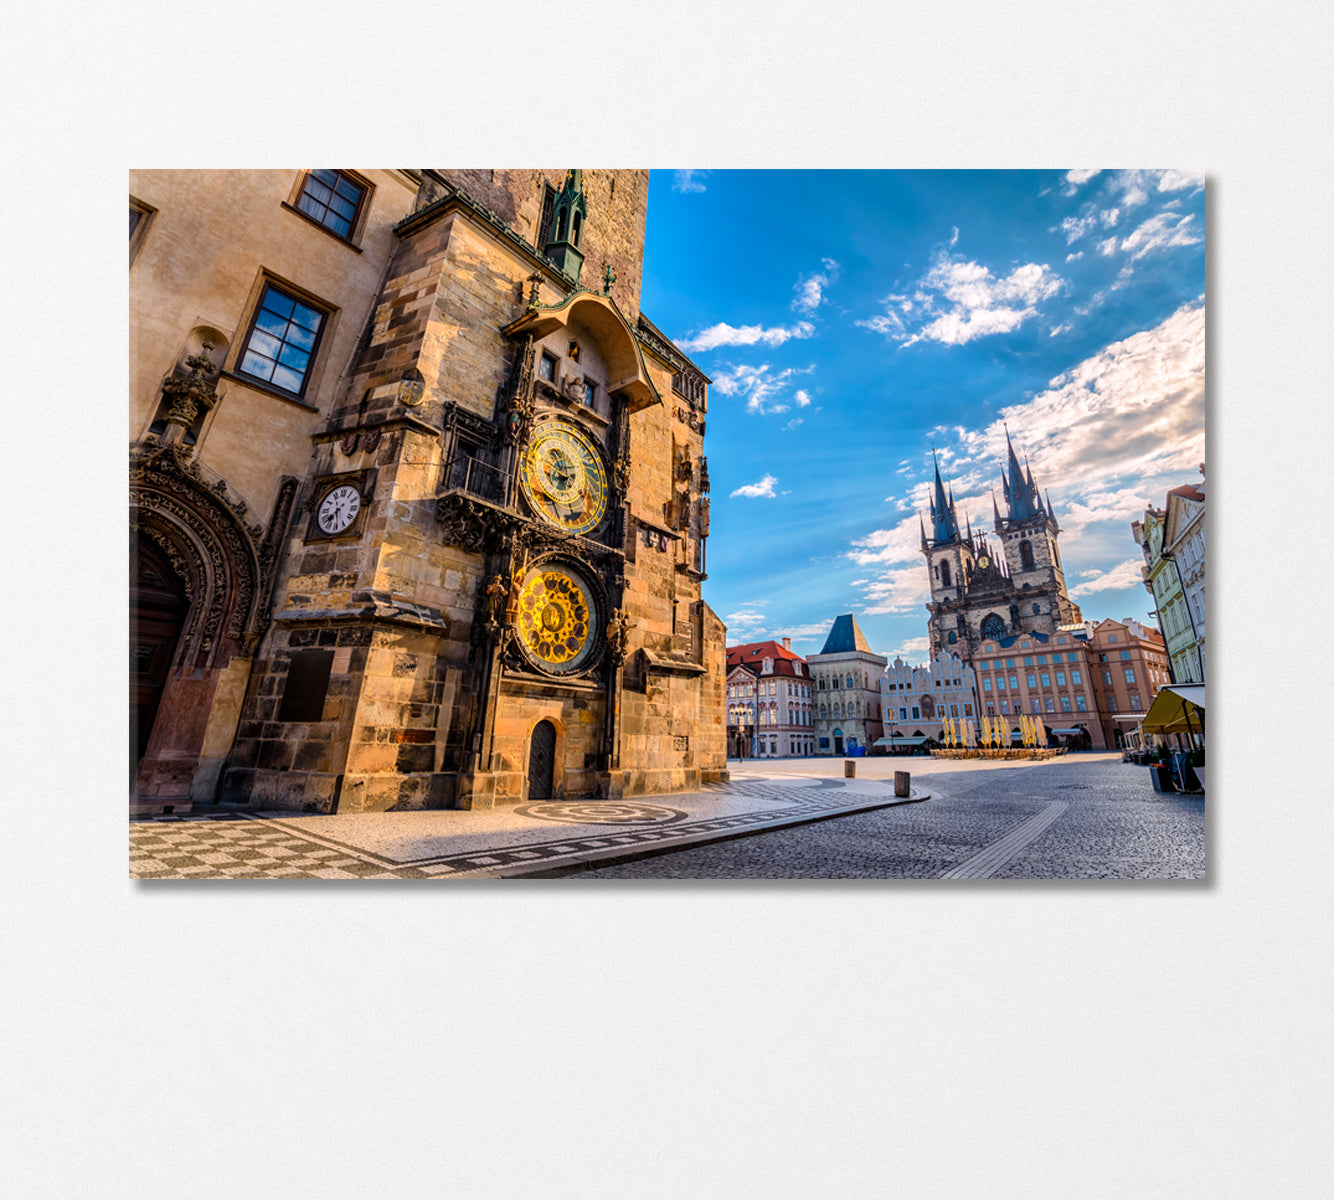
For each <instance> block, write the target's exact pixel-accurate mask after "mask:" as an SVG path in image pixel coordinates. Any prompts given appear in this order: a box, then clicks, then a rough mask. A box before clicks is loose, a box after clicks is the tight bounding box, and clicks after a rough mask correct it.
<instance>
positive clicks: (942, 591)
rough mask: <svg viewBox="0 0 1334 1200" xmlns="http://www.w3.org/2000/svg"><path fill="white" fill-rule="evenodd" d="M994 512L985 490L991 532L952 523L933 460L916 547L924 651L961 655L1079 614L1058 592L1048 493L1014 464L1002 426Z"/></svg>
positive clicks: (1060, 573) (1055, 533)
mask: <svg viewBox="0 0 1334 1200" xmlns="http://www.w3.org/2000/svg"><path fill="white" fill-rule="evenodd" d="M1005 445H1006V450H1007V453H1008V458H1009V461H1008V464H1007V468H1008V469H1007V471H1006V472H1005V474H1003V475H1002V476H1001V486H1002V489H1003V491H1004V495H1005V515H1004V516H1002V515H1001V512H1000V509H999V507H998V506H997V504H996V500H995V495H994V493H993V496H992V511H993V513H994V515H995V531H996V538H997V540H998V541H999V544H1000V545H999V549H998V550H993V549H992V547H991V545H990V543H989V542H988V540H987V535H986V534H985V533H974V532H973V528H972V523H971V522H970V521H966V525H965V529H964V530H962V531H961V530H960V528H959V518H958V515H957V513H956V511H955V505H954V496H953V491H952V489H951V492H950V494H949V495H948V496H947V494H946V491H945V485H944V483H943V481H942V480H941V478H940V467H939V465H938V464H937V466H936V480H935V492H934V496H933V498H932V502H931V533H930V536H928V535H927V531H926V527H925V524H923V525H922V553H923V554H924V555H925V556H926V560H927V569H928V573H929V576H930V583H931V601H930V603H928V604H927V606H926V607H927V611H928V613H929V614H930V617H929V619H928V632H929V637H930V644H931V646H930V648H931V658H932V659H933V660H934V659H935V658H937V657H938V656H939V655H940V654H942V653H943V652H945V651H947V650H948V651H950V652H952V653H954V654H957V655H959V657H960V658H962V659H964V661H969V660H970V659H971V658H972V656H973V654H974V652H975V651H976V650H977V649H978V647H979V646H980V645H981V644H982V643H983V642H984V641H996V642H1000V641H1003V640H1004V639H1007V638H1010V637H1014V636H1017V635H1018V634H1021V633H1052V632H1054V631H1055V629H1056V627H1057V626H1058V625H1070V624H1074V623H1076V622H1078V621H1081V620H1083V615H1082V614H1081V612H1080V610H1079V605H1077V604H1075V603H1074V601H1072V600H1071V599H1070V597H1069V595H1068V594H1067V592H1066V583H1065V570H1064V568H1063V567H1062V566H1061V554H1060V551H1059V550H1058V549H1057V546H1056V540H1057V538H1058V537H1059V536H1060V532H1061V528H1060V526H1059V525H1058V524H1057V523H1056V517H1055V516H1054V514H1053V513H1052V509H1051V500H1050V498H1047V499H1046V500H1044V499H1043V497H1042V495H1041V494H1040V493H1039V491H1038V487H1037V484H1035V483H1034V482H1033V472H1032V470H1031V469H1027V468H1025V467H1023V466H1021V465H1020V463H1019V459H1018V456H1017V455H1016V454H1015V452H1014V446H1013V444H1012V443H1011V442H1010V435H1009V431H1008V430H1007V431H1006V434H1005Z"/></svg>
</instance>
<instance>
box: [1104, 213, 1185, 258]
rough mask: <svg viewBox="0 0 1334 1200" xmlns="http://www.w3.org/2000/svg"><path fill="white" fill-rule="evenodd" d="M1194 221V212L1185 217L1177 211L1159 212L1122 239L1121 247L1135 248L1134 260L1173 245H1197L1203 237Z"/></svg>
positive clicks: (1132, 256)
mask: <svg viewBox="0 0 1334 1200" xmlns="http://www.w3.org/2000/svg"><path fill="white" fill-rule="evenodd" d="M1194 221H1195V214H1194V213H1188V214H1187V215H1186V216H1184V217H1179V216H1177V215H1176V214H1175V213H1166V212H1161V213H1158V214H1157V215H1156V216H1152V217H1150V218H1149V219H1148V220H1147V221H1145V222H1144V224H1142V225H1141V226H1140V227H1139V228H1138V229H1136V230H1135V232H1134V233H1132V234H1131V235H1130V236H1129V237H1127V238H1126V239H1125V240H1124V241H1122V243H1121V249H1122V250H1133V251H1134V253H1133V254H1132V255H1131V259H1132V261H1133V260H1134V259H1138V258H1143V257H1144V256H1145V255H1146V254H1151V253H1152V252H1153V251H1155V250H1166V249H1168V248H1169V247H1172V246H1194V245H1197V244H1198V243H1199V242H1200V240H1201V239H1200V235H1199V232H1198V230H1197V229H1196V228H1195V226H1194V224H1193V222H1194Z"/></svg>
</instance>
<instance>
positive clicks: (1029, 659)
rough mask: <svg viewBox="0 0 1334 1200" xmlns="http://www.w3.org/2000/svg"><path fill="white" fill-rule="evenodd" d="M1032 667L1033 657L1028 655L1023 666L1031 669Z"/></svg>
mask: <svg viewBox="0 0 1334 1200" xmlns="http://www.w3.org/2000/svg"><path fill="white" fill-rule="evenodd" d="M1032 665H1033V656H1032V655H1031V654H1030V655H1027V656H1026V657H1025V658H1024V666H1026V667H1031V666H1032Z"/></svg>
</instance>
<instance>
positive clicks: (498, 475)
mask: <svg viewBox="0 0 1334 1200" xmlns="http://www.w3.org/2000/svg"><path fill="white" fill-rule="evenodd" d="M506 482H507V480H506V476H505V473H504V472H503V471H501V470H500V468H499V467H493V466H491V465H490V463H484V462H482V461H481V460H480V459H476V458H471V457H469V456H468V455H466V454H456V455H454V457H453V458H451V459H450V460H449V462H448V463H447V464H446V465H445V485H444V488H443V489H442V490H443V491H446V492H466V493H467V494H468V495H470V496H476V497H477V498H478V499H479V500H486V501H488V502H489V503H491V504H504V503H505V500H506V495H505V492H506V486H505V485H506Z"/></svg>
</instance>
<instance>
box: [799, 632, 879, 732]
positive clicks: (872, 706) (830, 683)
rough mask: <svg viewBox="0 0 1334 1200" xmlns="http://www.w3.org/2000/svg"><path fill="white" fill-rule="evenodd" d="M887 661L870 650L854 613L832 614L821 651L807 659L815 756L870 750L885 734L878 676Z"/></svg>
mask: <svg viewBox="0 0 1334 1200" xmlns="http://www.w3.org/2000/svg"><path fill="white" fill-rule="evenodd" d="M888 661H889V660H888V659H887V658H885V657H884V656H883V655H880V654H875V653H873V652H872V650H871V647H870V645H869V643H868V642H867V641H866V635H865V634H863V633H862V631H861V626H860V625H858V624H857V619H856V617H854V616H853V615H852V614H851V613H844V614H843V615H842V616H840V617H837V618H835V620H834V624H833V626H832V627H831V629H830V630H829V636H828V637H827V638H826V639H825V644H824V647H823V648H822V649H821V651H820V653H819V654H812V655H809V656H808V657H807V659H806V663H807V666H808V667H809V669H810V673H811V678H812V680H813V681H814V690H813V691H812V702H813V703H812V709H813V713H812V715H813V721H814V726H815V753H816V754H817V755H824V754H827V755H843V754H863V753H864V754H870V753H871V752H872V747H874V746H875V744H876V742H877V741H878V740H879V739H880V738H881V737H882V736H883V735H884V723H883V721H882V711H881V696H880V678H881V676H882V675H883V674H884V671H885V666H886V664H887V663H888Z"/></svg>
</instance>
